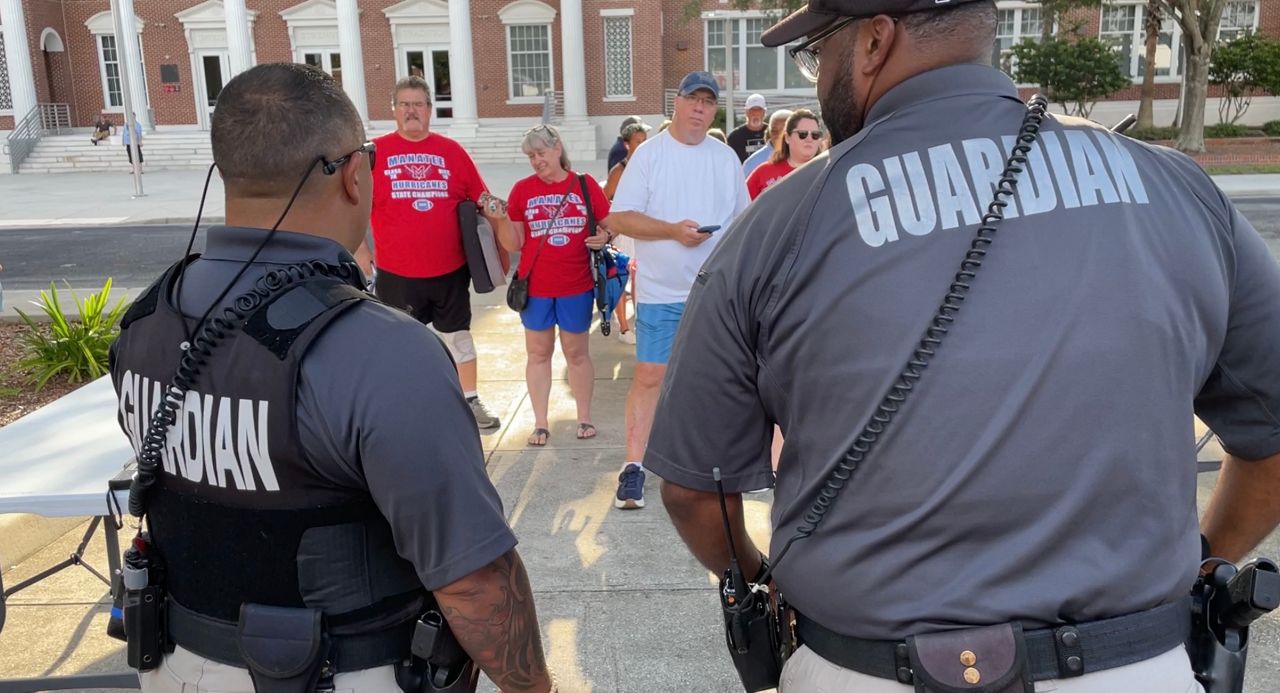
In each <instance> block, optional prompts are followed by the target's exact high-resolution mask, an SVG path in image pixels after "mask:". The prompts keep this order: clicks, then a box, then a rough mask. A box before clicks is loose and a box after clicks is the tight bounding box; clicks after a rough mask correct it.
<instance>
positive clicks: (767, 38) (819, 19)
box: [760, 0, 975, 48]
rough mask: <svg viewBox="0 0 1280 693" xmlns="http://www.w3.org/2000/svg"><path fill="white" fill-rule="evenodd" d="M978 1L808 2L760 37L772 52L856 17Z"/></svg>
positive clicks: (875, 0) (903, 12)
mask: <svg viewBox="0 0 1280 693" xmlns="http://www.w3.org/2000/svg"><path fill="white" fill-rule="evenodd" d="M974 1H975V0H809V4H807V5H805V6H804V7H803V8H802V9H799V10H796V11H795V12H792V13H791V14H790V15H788V16H787V18H786V19H783V20H782V21H781V22H778V23H777V24H775V25H773V26H772V27H770V28H769V30H768V31H766V32H764V34H763V35H761V36H760V42H761V43H763V44H764V45H766V46H768V47H769V48H773V47H775V46H785V45H786V44H788V43H791V42H792V41H795V40H796V39H799V38H802V37H804V36H812V35H813V34H816V33H818V32H819V31H821V30H822V29H824V28H826V27H827V26H829V25H830V24H831V23H833V22H836V21H839V20H841V19H844V18H846V17H853V18H855V19H861V18H866V17H874V16H876V15H880V14H887V15H891V16H893V15H901V14H909V13H911V12H923V11H926V10H943V9H947V8H949V7H954V6H956V5H960V4H963V3H966V2H974Z"/></svg>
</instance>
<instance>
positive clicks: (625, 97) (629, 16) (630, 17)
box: [600, 7, 636, 102]
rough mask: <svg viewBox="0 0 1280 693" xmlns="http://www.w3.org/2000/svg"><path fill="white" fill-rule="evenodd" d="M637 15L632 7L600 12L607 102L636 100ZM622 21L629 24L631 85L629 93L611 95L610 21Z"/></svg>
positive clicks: (629, 74)
mask: <svg viewBox="0 0 1280 693" xmlns="http://www.w3.org/2000/svg"><path fill="white" fill-rule="evenodd" d="M635 14H636V11H635V10H634V9H633V8H630V7H627V8H621V9H611V10H600V22H601V29H602V31H601V34H600V37H601V41H600V46H601V53H603V55H602V59H603V62H604V75H605V79H604V101H605V102H618V101H635V100H636V71H635V64H636V63H635V55H636V25H635V19H634V17H635ZM622 19H625V20H626V22H627V65H628V66H629V68H628V73H627V74H628V77H630V79H629V82H630V84H628V86H627V93H625V94H610V93H609V41H608V35H609V21H610V20H614V21H617V20H622Z"/></svg>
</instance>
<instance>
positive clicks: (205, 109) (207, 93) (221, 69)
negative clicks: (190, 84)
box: [196, 51, 230, 130]
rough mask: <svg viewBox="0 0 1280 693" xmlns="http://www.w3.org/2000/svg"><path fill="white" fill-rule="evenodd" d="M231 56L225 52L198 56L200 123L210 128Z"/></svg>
mask: <svg viewBox="0 0 1280 693" xmlns="http://www.w3.org/2000/svg"><path fill="white" fill-rule="evenodd" d="M229 65H230V58H229V57H228V56H227V54H226V53H225V52H221V51H219V52H208V53H200V54H199V55H197V56H196V82H197V84H196V89H198V90H199V91H198V92H197V93H198V96H197V101H198V103H199V104H200V108H199V114H198V115H199V117H200V125H201V127H203V128H204V129H206V130H208V129H209V126H210V124H211V123H212V122H213V108H214V106H216V105H218V94H221V93H222V87H223V86H224V85H225V84H226V82H227V74H228V73H229V72H230V70H229V69H228V68H229Z"/></svg>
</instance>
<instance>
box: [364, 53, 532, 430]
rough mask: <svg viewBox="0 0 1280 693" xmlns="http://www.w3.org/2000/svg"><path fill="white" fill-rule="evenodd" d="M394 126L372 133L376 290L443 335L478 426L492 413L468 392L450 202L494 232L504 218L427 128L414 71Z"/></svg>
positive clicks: (452, 149) (454, 149)
mask: <svg viewBox="0 0 1280 693" xmlns="http://www.w3.org/2000/svg"><path fill="white" fill-rule="evenodd" d="M394 93H395V98H394V100H393V102H392V109H393V111H394V113H395V118H396V131H395V132H393V133H390V134H387V135H383V136H382V137H378V138H376V139H375V140H374V141H375V142H376V143H377V147H378V154H377V164H376V166H375V168H374V172H373V211H372V212H371V213H370V219H369V221H370V224H371V225H372V227H373V262H374V265H376V266H377V268H378V280H377V285H376V286H377V288H376V291H377V294H378V298H380V299H382V300H383V301H384V302H385V303H388V304H390V305H393V306H396V307H397V308H402V309H404V310H405V311H406V312H408V313H409V314H410V315H412V316H413V317H414V318H415V319H417V320H418V321H419V322H421V323H422V324H424V325H431V326H432V327H433V328H434V329H435V331H436V332H437V333H439V335H440V338H441V339H442V340H444V343H445V346H446V347H448V349H449V353H450V354H452V355H453V360H454V362H455V363H457V365H458V379H459V380H460V381H461V384H462V390H463V393H464V394H465V395H466V398H467V403H468V404H469V405H471V413H472V414H474V415H475V417H476V423H477V425H479V427H480V428H497V427H498V426H499V425H500V424H501V422H500V421H499V420H498V417H496V416H494V415H492V414H490V413H489V410H488V409H487V408H486V407H485V406H484V403H482V402H481V401H480V397H479V395H478V394H477V392H476V379H477V374H476V371H477V368H476V348H475V342H474V341H473V340H472V338H471V291H470V287H469V283H470V281H471V274H470V272H469V271H468V270H467V259H466V256H465V255H464V254H463V250H462V229H461V227H460V226H459V224H458V203H459V202H462V201H464V200H471V201H473V202H475V203H476V204H477V205H478V206H479V207H480V213H481V214H483V215H484V217H485V218H486V219H488V220H489V223H490V224H491V225H492V226H493V227H494V230H495V231H498V230H500V228H501V227H503V226H504V225H506V224H508V223H509V222H508V220H507V212H506V204H505V203H504V202H502V200H499V199H498V198H496V197H494V196H492V195H490V194H489V190H488V188H487V187H486V186H485V184H484V180H482V179H481V178H480V172H479V171H478V170H476V164H475V162H474V161H472V160H471V156H470V155H468V154H467V153H466V151H464V150H463V149H462V146H461V145H459V144H458V143H457V142H455V141H454V140H451V139H449V138H448V137H445V136H444V135H441V134H439V133H434V132H431V130H430V122H431V90H430V89H429V88H428V87H427V83H426V81H424V80H423V79H422V78H421V77H406V78H404V79H402V80H400V81H398V82H396V87H395V92H394Z"/></svg>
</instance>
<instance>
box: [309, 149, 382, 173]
mask: <svg viewBox="0 0 1280 693" xmlns="http://www.w3.org/2000/svg"><path fill="white" fill-rule="evenodd" d="M377 149H378V147H377V145H376V144H374V143H373V142H365V143H364V144H362V145H360V146H359V147H357V148H356V149H355V150H353V151H351V152H350V153H348V154H346V155H344V156H340V157H338V158H336V159H334V160H333V161H329V160H328V159H325V158H324V157H323V156H322V157H320V163H322V164H324V175H326V176H332V175H333V174H335V173H337V172H338V169H340V168H342V166H343V164H346V163H347V162H348V161H350V160H351V157H353V156H355V155H356V154H360V153H363V154H364V155H365V156H366V157H368V158H369V170H370V171H372V170H373V169H374V167H375V166H376V165H377V163H378V157H377Z"/></svg>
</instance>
